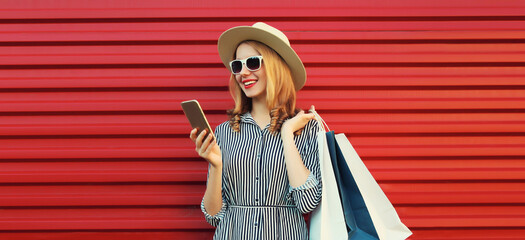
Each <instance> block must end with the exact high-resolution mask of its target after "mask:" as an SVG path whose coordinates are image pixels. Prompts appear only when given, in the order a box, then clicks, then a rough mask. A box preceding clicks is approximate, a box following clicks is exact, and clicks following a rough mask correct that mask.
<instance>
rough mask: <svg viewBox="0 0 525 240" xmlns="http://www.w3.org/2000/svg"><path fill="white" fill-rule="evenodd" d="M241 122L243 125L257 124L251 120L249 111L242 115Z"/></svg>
mask: <svg viewBox="0 0 525 240" xmlns="http://www.w3.org/2000/svg"><path fill="white" fill-rule="evenodd" d="M241 122H244V123H253V124H256V125H257V123H256V122H255V120H254V119H253V117H252V114H251V113H250V111H248V112H246V113H243V114H242V115H241Z"/></svg>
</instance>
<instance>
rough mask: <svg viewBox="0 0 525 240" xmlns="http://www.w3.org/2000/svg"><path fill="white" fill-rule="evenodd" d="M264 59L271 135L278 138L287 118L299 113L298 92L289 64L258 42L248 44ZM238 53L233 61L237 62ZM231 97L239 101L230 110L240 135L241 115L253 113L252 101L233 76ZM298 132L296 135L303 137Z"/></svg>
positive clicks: (231, 77) (231, 120)
mask: <svg viewBox="0 0 525 240" xmlns="http://www.w3.org/2000/svg"><path fill="white" fill-rule="evenodd" d="M243 43H246V44H248V45H250V46H251V47H253V48H254V49H255V50H257V52H259V53H260V54H261V55H262V56H263V64H264V71H265V72H266V106H268V111H269V112H270V117H271V120H270V132H271V133H272V134H274V135H276V134H277V133H278V132H280V131H281V126H282V124H283V122H284V121H285V120H286V119H287V118H289V117H290V118H291V117H294V116H295V115H296V114H297V113H298V112H299V109H296V108H295V99H296V92H295V86H294V83H293V80H292V74H291V71H290V68H289V67H288V64H286V62H285V61H284V60H283V59H282V58H281V56H279V54H277V53H276V52H275V51H274V50H273V49H271V48H270V47H268V46H266V45H265V44H263V43H261V42H258V41H244V42H241V43H240V44H239V45H241V44H243ZM235 57H236V56H235V53H234V56H233V59H235ZM229 87H230V94H231V95H232V97H233V100H234V101H235V107H234V108H233V109H230V110H228V111H227V112H228V115H229V117H230V126H231V127H232V129H233V130H234V131H236V132H239V131H240V127H239V122H240V120H241V118H240V115H242V114H244V113H246V112H248V111H251V108H252V99H251V98H248V97H247V96H246V94H244V92H243V91H242V89H241V87H240V86H239V84H238V83H237V81H236V80H235V75H234V74H232V75H231V76H230V83H229ZM300 133H301V131H297V132H296V133H295V134H296V135H297V134H300Z"/></svg>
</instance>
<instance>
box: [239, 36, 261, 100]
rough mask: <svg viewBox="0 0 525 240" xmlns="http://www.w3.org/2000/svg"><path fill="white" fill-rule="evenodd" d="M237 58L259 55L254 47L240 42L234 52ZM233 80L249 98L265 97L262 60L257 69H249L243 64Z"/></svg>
mask: <svg viewBox="0 0 525 240" xmlns="http://www.w3.org/2000/svg"><path fill="white" fill-rule="evenodd" d="M235 56H236V58H235V59H237V60H241V59H246V58H248V57H253V56H261V54H260V53H259V52H257V50H255V48H253V47H252V46H250V45H248V44H247V43H242V44H241V45H239V47H237V51H236V54H235ZM235 80H236V82H237V84H239V87H240V88H241V89H242V91H243V92H244V94H246V96H247V97H249V98H261V99H264V98H266V70H265V68H264V60H263V63H262V64H261V68H260V69H259V70H257V71H254V72H252V71H250V70H248V69H247V68H246V66H244V65H243V67H242V70H241V72H240V73H239V74H237V75H235Z"/></svg>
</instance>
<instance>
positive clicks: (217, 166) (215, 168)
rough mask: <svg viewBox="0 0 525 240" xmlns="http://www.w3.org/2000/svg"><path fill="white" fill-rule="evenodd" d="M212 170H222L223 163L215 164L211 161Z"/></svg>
mask: <svg viewBox="0 0 525 240" xmlns="http://www.w3.org/2000/svg"><path fill="white" fill-rule="evenodd" d="M210 170H211V171H218V172H222V163H220V164H217V165H214V164H211V163H210Z"/></svg>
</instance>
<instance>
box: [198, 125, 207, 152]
mask: <svg viewBox="0 0 525 240" xmlns="http://www.w3.org/2000/svg"><path fill="white" fill-rule="evenodd" d="M205 135H206V129H204V130H202V132H201V133H200V134H199V136H198V137H197V139H196V143H197V148H201V145H202V140H203V138H204V136H205Z"/></svg>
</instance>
